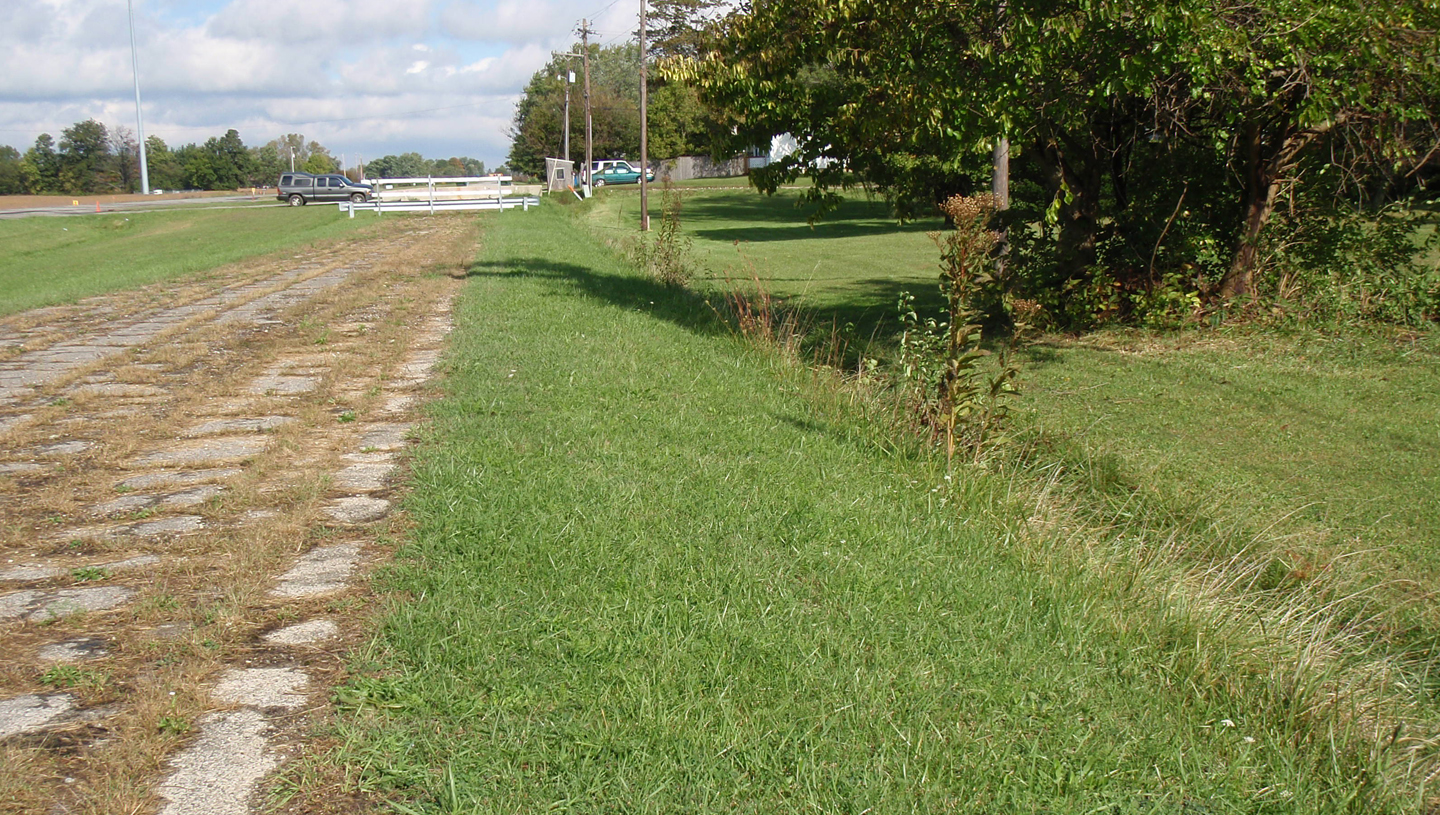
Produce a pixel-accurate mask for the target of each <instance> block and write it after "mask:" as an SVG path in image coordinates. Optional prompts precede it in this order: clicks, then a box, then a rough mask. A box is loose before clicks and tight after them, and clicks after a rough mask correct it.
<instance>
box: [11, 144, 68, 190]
mask: <svg viewBox="0 0 1440 815" xmlns="http://www.w3.org/2000/svg"><path fill="white" fill-rule="evenodd" d="M20 173H21V176H22V177H23V179H24V183H25V191H26V192H28V193H31V194H32V195H33V194H39V193H46V192H60V156H59V154H58V153H56V152H55V139H54V137H53V136H51V135H50V134H49V133H41V134H40V135H39V136H36V137H35V145H34V146H33V147H31V148H30V149H29V150H26V151H25V157H24V158H23V159H22V160H21V163H20Z"/></svg>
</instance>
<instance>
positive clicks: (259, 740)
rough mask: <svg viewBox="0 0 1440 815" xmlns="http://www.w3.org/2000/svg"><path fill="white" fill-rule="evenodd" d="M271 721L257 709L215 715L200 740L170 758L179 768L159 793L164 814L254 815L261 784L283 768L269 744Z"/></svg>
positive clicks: (208, 719)
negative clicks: (253, 803)
mask: <svg viewBox="0 0 1440 815" xmlns="http://www.w3.org/2000/svg"><path fill="white" fill-rule="evenodd" d="M269 729H270V728H269V725H267V724H266V722H265V716H264V715H263V714H261V713H260V712H259V711H256V710H233V711H230V712H228V713H212V714H210V715H209V716H206V717H204V718H202V719H201V720H200V738H199V739H197V740H196V742H195V743H194V744H193V745H191V746H190V747H189V748H188V749H186V750H185V751H184V752H182V753H180V754H179V755H178V756H176V757H175V758H174V760H172V761H171V766H172V767H173V768H174V770H175V771H174V772H173V773H171V775H170V777H169V778H167V779H165V781H164V783H162V784H161V785H160V788H159V789H158V790H157V791H156V792H157V793H158V794H159V796H160V797H161V798H164V799H165V800H166V801H167V802H168V803H166V804H165V806H164V807H162V808H161V810H160V815H250V812H251V809H250V798H251V797H252V796H253V795H254V794H255V788H256V785H258V784H259V783H260V780H261V779H262V778H264V777H265V776H266V775H268V774H269V773H270V771H271V770H273V769H275V768H276V767H278V766H280V759H279V758H278V757H276V756H275V755H274V754H273V753H272V752H271V751H270V750H269V749H267V748H268V743H267V740H266V733H267V732H268V731H269Z"/></svg>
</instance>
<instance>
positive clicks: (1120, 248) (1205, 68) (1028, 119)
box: [665, 0, 1440, 297]
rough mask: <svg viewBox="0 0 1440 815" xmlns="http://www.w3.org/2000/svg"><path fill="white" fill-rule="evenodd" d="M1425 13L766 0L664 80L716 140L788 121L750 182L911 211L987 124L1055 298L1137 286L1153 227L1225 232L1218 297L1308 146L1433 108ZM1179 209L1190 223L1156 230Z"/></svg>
mask: <svg viewBox="0 0 1440 815" xmlns="http://www.w3.org/2000/svg"><path fill="white" fill-rule="evenodd" d="M1437 8H1440V7H1436V6H1435V5H1434V4H1433V3H1430V2H1429V1H1428V0H1401V2H1399V3H1396V4H1392V5H1390V6H1387V7H1386V9H1385V11H1384V12H1383V13H1381V12H1375V11H1374V9H1373V7H1372V6H1370V5H1362V4H1361V3H1359V2H1355V0H1346V2H1333V0H1253V2H1247V3H1243V4H1237V3H1231V2H1228V0H1174V1H1173V2H1168V3H1162V4H1155V3H1144V2H1139V0H1104V1H1103V2H1102V1H1101V0H1066V1H1065V2H1053V0H980V1H979V2H946V3H927V2H893V1H892V0H844V1H843V2H841V0H766V2H756V3H751V4H748V5H744V6H742V7H741V11H740V12H739V13H736V14H734V15H731V16H729V17H727V18H726V19H725V20H724V22H723V24H722V25H721V35H722V36H723V45H721V46H719V47H715V48H712V49H711V50H710V51H709V52H707V53H706V54H704V55H703V56H702V57H700V58H683V57H682V58H678V59H676V60H672V61H671V62H669V63H667V64H666V65H665V75H666V77H667V79H672V80H673V79H680V80H685V81H691V82H694V83H695V84H696V85H697V87H699V89H700V91H701V96H702V99H703V100H704V101H706V102H708V103H709V104H711V105H712V106H715V107H718V108H720V109H722V110H724V111H725V112H726V113H727V115H728V116H729V117H730V120H731V121H732V122H733V124H734V125H735V132H734V137H733V138H732V140H731V144H732V146H735V147H740V146H744V145H746V144H765V143H767V142H768V141H769V139H770V137H771V136H772V135H774V134H777V133H786V132H788V133H792V134H794V135H795V137H796V140H797V142H798V143H799V150H798V151H797V152H796V153H795V154H794V155H793V156H792V157H790V158H789V159H788V160H785V161H781V162H778V163H777V164H775V165H773V166H772V167H769V168H766V170H764V171H762V172H759V173H756V174H755V181H756V184H757V186H759V187H760V188H762V189H770V190H773V189H774V188H775V186H776V185H777V184H778V183H780V182H782V181H786V180H789V179H793V178H795V177H797V176H799V175H801V174H805V175H810V176H812V177H813V178H814V179H815V180H816V187H815V191H814V192H813V194H812V195H813V197H814V198H816V199H819V200H822V201H823V200H825V196H826V192H825V191H826V190H827V189H828V188H833V187H836V186H843V185H845V184H847V183H851V182H852V181H853V180H854V178H855V176H852V175H850V173H852V172H853V173H856V174H858V176H859V177H860V178H863V179H864V180H866V181H867V182H869V183H874V184H878V185H880V186H881V188H882V189H884V190H885V191H887V192H888V193H889V194H890V195H891V196H892V197H893V199H894V200H896V201H897V203H898V204H901V205H902V209H903V205H904V204H905V202H906V201H907V199H908V200H910V201H916V203H917V204H919V205H921V206H924V199H925V198H929V200H931V201H933V200H935V199H936V198H939V197H944V196H945V195H947V194H949V193H951V192H962V193H964V192H968V191H969V189H967V187H970V188H973V187H976V186H980V185H981V184H984V183H985V182H986V180H987V179H986V178H984V175H986V173H985V165H986V163H987V162H986V161H985V159H986V153H987V152H988V147H989V144H990V143H991V142H993V141H994V139H995V138H996V137H998V136H1002V135H1003V136H1007V137H1009V138H1010V139H1011V141H1012V142H1014V143H1015V144H1016V145H1017V146H1018V147H1019V150H1018V151H1017V152H1018V161H1017V163H1018V164H1019V167H1018V168H1017V169H1018V170H1019V172H1018V174H1017V175H1018V179H1019V181H1020V182H1021V183H1019V184H1017V191H1018V192H1019V194H1020V198H1021V200H1020V201H1019V202H1018V203H1019V205H1020V206H1018V207H1017V209H1016V211H1015V212H1014V213H1012V214H1010V216H1009V218H1010V219H1012V220H1015V219H1019V218H1025V219H1029V221H1030V228H1029V229H1028V230H1026V231H1024V232H1023V233H1022V234H1023V235H1024V236H1025V240H1026V241H1028V245H1027V246H1023V247H1021V248H1022V249H1024V250H1026V251H1029V252H1030V255H1031V258H1032V259H1034V258H1049V259H1050V260H1049V261H1047V262H1048V263H1051V264H1053V267H1054V269H1055V272H1056V273H1055V274H1053V275H1048V276H1047V275H1041V276H1040V278H1037V279H1040V280H1043V283H1044V285H1046V286H1049V287H1050V288H1052V289H1054V290H1055V291H1057V292H1063V294H1060V295H1057V296H1060V297H1070V296H1072V295H1074V296H1080V294H1081V293H1084V292H1090V293H1091V294H1094V293H1096V292H1100V291H1101V290H1102V289H1104V288H1105V287H1107V286H1109V283H1107V282H1105V281H1106V280H1112V281H1120V283H1121V284H1123V285H1134V286H1146V285H1153V281H1154V280H1155V279H1156V270H1155V264H1156V261H1157V259H1159V258H1166V257H1169V258H1171V259H1172V260H1173V261H1175V262H1177V263H1183V259H1182V258H1179V257H1175V256H1174V255H1173V253H1168V254H1167V253H1161V252H1160V243H1161V242H1162V241H1164V240H1165V239H1166V238H1167V235H1168V236H1170V239H1171V240H1175V239H1177V238H1178V239H1182V240H1188V239H1189V238H1190V237H1195V238H1197V239H1198V238H1203V240H1201V241H1199V243H1196V244H1195V245H1196V246H1199V245H1200V244H1201V243H1206V242H1208V243H1209V244H1211V245H1213V244H1214V243H1216V242H1217V241H1218V242H1219V243H1222V244H1226V245H1229V246H1230V247H1231V250H1230V258H1229V260H1228V269H1229V271H1228V272H1227V273H1225V274H1224V280H1223V282H1221V281H1218V280H1217V281H1216V282H1217V284H1218V285H1217V288H1218V289H1219V290H1220V291H1221V293H1222V294H1224V295H1227V296H1231V295H1240V294H1243V293H1245V292H1246V291H1248V290H1249V289H1250V288H1251V285H1252V284H1251V282H1250V280H1249V275H1252V274H1253V271H1254V267H1255V262H1256V247H1257V244H1258V240H1259V235H1260V232H1261V230H1263V227H1264V224H1265V222H1266V221H1267V219H1268V216H1269V213H1270V211H1271V210H1272V209H1273V204H1274V201H1275V196H1276V194H1277V192H1278V190H1279V189H1280V188H1281V186H1282V185H1284V184H1285V183H1289V182H1291V181H1293V180H1294V176H1295V172H1294V170H1295V168H1296V167H1298V164H1297V162H1298V161H1299V160H1300V158H1301V157H1302V153H1303V152H1304V151H1305V150H1306V149H1307V148H1308V147H1310V146H1313V145H1315V144H1317V143H1318V142H1319V139H1320V137H1321V136H1322V135H1324V134H1326V133H1328V132H1332V131H1334V130H1336V129H1338V128H1348V127H1351V126H1353V125H1357V124H1362V123H1363V124H1364V125H1365V126H1366V127H1367V129H1368V132H1369V133H1371V134H1373V136H1374V137H1375V138H1377V139H1381V140H1384V141H1387V142H1388V143H1390V144H1392V145H1398V140H1396V139H1394V137H1393V136H1391V135H1389V134H1392V133H1394V132H1396V131H1397V130H1399V129H1401V128H1403V126H1404V125H1405V124H1406V123H1407V122H1414V121H1415V120H1416V119H1420V120H1424V121H1430V122H1433V119H1434V111H1433V106H1427V105H1425V104H1424V103H1422V102H1420V101H1417V100H1418V99H1419V97H1420V96H1421V94H1422V92H1423V91H1425V90H1427V89H1433V88H1434V87H1435V84H1436V83H1435V72H1436V65H1437V60H1436V58H1435V48H1436V45H1435V44H1436V42H1437V41H1440V38H1437V37H1436V36H1434V32H1435V29H1436V27H1437V26H1436V25H1435V17H1436V14H1437ZM1356 43H1359V44H1361V45H1362V46H1363V50H1364V53H1363V54H1360V55H1357V56H1353V57H1352V53H1351V52H1352V49H1353V47H1354V45H1355V44H1356ZM1432 93H1433V91H1432ZM1431 132H1433V131H1431ZM1396 149H1397V150H1399V149H1400V148H1398V147H1397V148H1396ZM827 159H834V160H838V161H833V160H832V161H827ZM1236 179H1239V181H1238V182H1237V181H1236ZM1182 204H1183V205H1184V206H1183V207H1182V206H1181V205H1182ZM1182 210H1183V212H1184V215H1185V217H1186V218H1187V219H1188V218H1189V214H1190V213H1191V212H1192V211H1194V212H1197V213H1201V216H1200V217H1199V218H1197V219H1195V220H1196V221H1202V222H1203V223H1204V224H1205V226H1204V227H1203V229H1199V230H1198V231H1197V227H1195V226H1194V225H1193V224H1194V222H1193V221H1192V224H1191V225H1188V226H1181V227H1179V228H1176V229H1174V230H1171V228H1170V227H1171V225H1172V224H1171V221H1173V220H1174V219H1175V218H1176V217H1179V216H1181V214H1182ZM1172 212H1173V213H1175V214H1174V215H1171V214H1170V213H1172ZM1204 230H1208V235H1201V234H1200V232H1201V231H1204ZM1037 235H1038V236H1039V237H1040V239H1041V240H1039V241H1036V240H1033V239H1032V238H1033V237H1034V236H1037ZM1052 235H1053V238H1052V237H1051V236H1052ZM1032 265H1033V264H1032ZM1192 277H1193V276H1192ZM1127 280H1128V281H1130V283H1128V284H1126V283H1125V282H1124V281H1127ZM1086 296H1089V295H1086ZM1096 296H1100V295H1096Z"/></svg>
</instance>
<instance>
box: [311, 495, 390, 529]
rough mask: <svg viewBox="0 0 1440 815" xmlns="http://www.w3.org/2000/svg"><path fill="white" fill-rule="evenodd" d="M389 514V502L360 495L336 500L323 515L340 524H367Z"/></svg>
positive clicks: (326, 508)
mask: <svg viewBox="0 0 1440 815" xmlns="http://www.w3.org/2000/svg"><path fill="white" fill-rule="evenodd" d="M389 512H390V502H389V501H387V500H385V499H384V498H369V497H366V496H361V495H352V496H348V497H346V498H338V499H336V500H335V501H332V502H331V503H330V506H328V507H325V514H326V515H329V516H330V517H331V518H332V519H334V520H336V521H339V522H340V523H342V524H368V523H371V522H373V521H378V520H380V519H381V518H384V517H385V516H386V515H387V514H389Z"/></svg>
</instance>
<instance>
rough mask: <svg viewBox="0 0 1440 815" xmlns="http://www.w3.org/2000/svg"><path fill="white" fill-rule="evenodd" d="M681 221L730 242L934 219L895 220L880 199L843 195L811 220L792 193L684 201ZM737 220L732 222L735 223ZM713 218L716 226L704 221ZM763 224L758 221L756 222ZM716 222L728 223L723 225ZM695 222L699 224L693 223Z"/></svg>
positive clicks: (881, 231) (892, 227)
mask: <svg viewBox="0 0 1440 815" xmlns="http://www.w3.org/2000/svg"><path fill="white" fill-rule="evenodd" d="M684 213H685V214H684V217H685V221H686V222H687V223H688V224H690V225H691V227H692V228H691V230H690V231H691V232H692V233H693V234H694V235H696V236H697V237H701V238H705V239H707V240H713V241H723V242H733V241H751V242H756V243H764V242H769V241H792V240H823V239H827V238H856V237H867V236H875V235H893V234H897V233H914V232H929V231H933V230H935V229H937V228H938V227H939V221H938V219H926V220H922V221H909V222H906V223H903V224H902V223H897V222H896V221H895V220H893V219H892V218H891V217H890V211H889V208H888V207H887V205H885V204H884V203H883V202H879V201H864V200H847V201H845V202H843V203H841V204H840V206H839V207H837V208H836V209H835V210H832V211H831V212H829V213H826V215H825V217H823V218H821V219H817V220H816V221H815V223H814V224H813V225H812V224H811V223H809V220H808V219H809V217H810V211H809V210H807V209H804V208H801V207H797V206H796V205H795V201H794V198H793V197H789V196H786V197H774V198H771V197H767V196H761V195H755V196H738V195H731V196H715V197H704V198H698V199H691V200H687V201H686V202H685V209H684ZM737 221H738V222H740V223H739V224H735V225H730V224H732V223H733V222H737ZM707 222H715V223H716V225H715V226H706V224H707ZM760 223H763V224H767V225H765V226H758V225H756V224H760ZM720 224H726V225H724V226H721V225H720ZM696 225H699V228H693V227H695V226H696Z"/></svg>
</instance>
